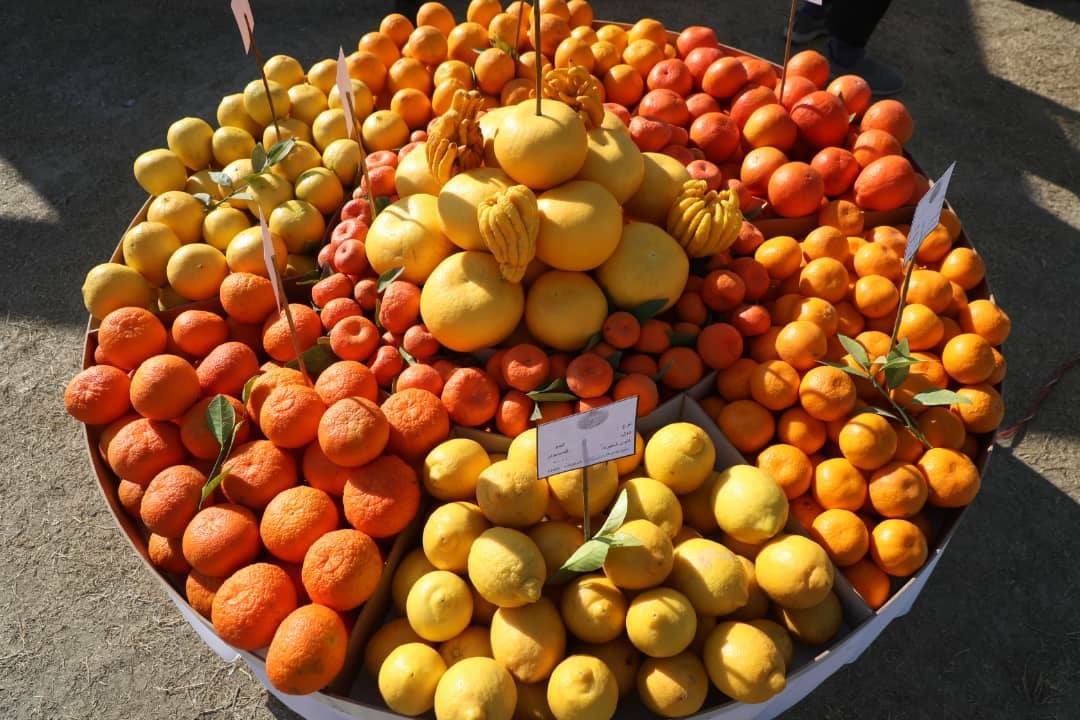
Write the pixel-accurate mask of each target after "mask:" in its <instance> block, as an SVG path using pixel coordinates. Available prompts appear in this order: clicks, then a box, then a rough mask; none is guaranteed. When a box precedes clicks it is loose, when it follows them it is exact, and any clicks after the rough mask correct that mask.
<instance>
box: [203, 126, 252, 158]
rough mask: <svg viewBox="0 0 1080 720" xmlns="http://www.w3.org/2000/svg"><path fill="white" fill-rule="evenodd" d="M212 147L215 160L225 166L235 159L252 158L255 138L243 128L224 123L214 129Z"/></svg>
mask: <svg viewBox="0 0 1080 720" xmlns="http://www.w3.org/2000/svg"><path fill="white" fill-rule="evenodd" d="M210 147H211V152H212V153H213V155H214V162H216V163H217V164H218V165H221V166H222V167H224V166H226V165H228V164H229V163H231V162H233V161H234V160H241V159H245V158H250V157H251V151H252V150H254V149H255V138H254V137H252V135H251V133H249V132H248V131H247V130H244V129H243V128H238V127H233V126H231V125H223V126H221V127H219V128H218V129H217V130H215V131H214V134H213V136H212V137H211V139H210Z"/></svg>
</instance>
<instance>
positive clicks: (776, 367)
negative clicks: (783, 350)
mask: <svg viewBox="0 0 1080 720" xmlns="http://www.w3.org/2000/svg"><path fill="white" fill-rule="evenodd" d="M750 395H751V397H753V398H754V400H755V401H757V402H758V403H759V404H760V405H763V406H764V407H767V408H768V409H770V410H774V411H775V410H783V409H784V408H787V407H791V406H792V405H794V404H795V402H796V401H797V400H798V398H799V373H798V372H796V370H795V368H793V367H792V366H791V365H789V364H788V363H786V362H784V361H783V360H766V361H765V362H762V363H761V364H760V365H758V366H757V367H756V368H754V372H753V373H752V374H751V375H750Z"/></svg>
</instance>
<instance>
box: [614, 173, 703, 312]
mask: <svg viewBox="0 0 1080 720" xmlns="http://www.w3.org/2000/svg"><path fill="white" fill-rule="evenodd" d="M676 162H678V161H676ZM689 270H690V260H689V259H688V258H687V257H686V253H685V252H684V251H683V249H682V248H681V247H680V246H679V243H677V242H676V241H675V238H673V237H671V236H670V235H668V234H667V232H665V231H664V230H662V229H661V228H659V227H657V226H656V225H651V224H649V223H643V222H631V223H627V224H626V225H624V226H623V229H622V239H621V240H619V245H618V247H617V248H615V252H614V253H613V254H612V255H611V257H609V258H608V259H607V261H605V262H604V264H603V265H601V266H600V267H599V268H598V269H597V271H596V280H597V282H599V283H600V287H602V288H603V289H604V291H605V292H607V294H608V295H609V296H610V297H611V299H612V301H613V302H614V303H615V305H617V306H618V307H619V308H622V309H623V310H633V309H634V308H636V307H638V306H639V305H641V304H642V303H645V302H648V301H650V300H660V299H664V300H665V301H666V302H665V304H664V309H667V308H669V307H671V306H672V305H674V304H675V302H676V301H677V300H678V299H679V298H680V297H681V296H682V293H683V289H684V288H685V287H686V277H687V273H688V272H689Z"/></svg>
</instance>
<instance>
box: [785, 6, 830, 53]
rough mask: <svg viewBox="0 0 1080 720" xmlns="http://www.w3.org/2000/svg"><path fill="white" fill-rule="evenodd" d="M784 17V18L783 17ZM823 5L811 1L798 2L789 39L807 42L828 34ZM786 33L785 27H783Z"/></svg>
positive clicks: (800, 42) (801, 42)
mask: <svg viewBox="0 0 1080 720" xmlns="http://www.w3.org/2000/svg"><path fill="white" fill-rule="evenodd" d="M785 19H786V18H785ZM827 23H828V21H827V19H826V12H825V5H817V4H815V3H811V2H805V0H804V2H801V3H799V9H798V10H797V11H796V12H795V24H794V25H793V26H792V28H791V41H792V42H795V43H799V44H803V43H808V42H810V41H811V40H813V39H814V38H818V37H822V36H824V35H828V34H829V28H828V24H827ZM784 33H785V35H786V33H787V28H786V27H785V28H784Z"/></svg>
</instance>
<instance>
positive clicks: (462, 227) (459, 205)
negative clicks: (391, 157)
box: [410, 151, 514, 251]
mask: <svg viewBox="0 0 1080 720" xmlns="http://www.w3.org/2000/svg"><path fill="white" fill-rule="evenodd" d="M414 152H415V151H414ZM411 154H412V153H410V155H411ZM513 184H514V181H513V180H511V179H510V176H509V175H507V174H506V173H504V172H503V171H502V170H500V169H498V168H477V169H475V170H468V171H466V172H462V173H458V174H457V175H455V176H454V177H452V178H450V180H448V181H447V183H446V184H445V185H443V186H442V189H441V190H440V191H439V218H440V219H441V220H442V226H443V231H444V232H445V233H446V237H448V238H450V242H452V243H454V244H455V245H457V246H458V247H459V248H461V249H462V250H482V251H487V250H488V247H487V245H486V244H485V243H484V239H483V238H482V237H481V236H480V225H479V222H478V221H477V219H476V209H477V208H478V207H479V206H480V203H481V202H483V201H484V200H486V199H487V198H489V197H491V196H492V195H494V194H495V193H497V192H499V191H501V190H506V189H507V188H508V187H510V186H511V185H513Z"/></svg>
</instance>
